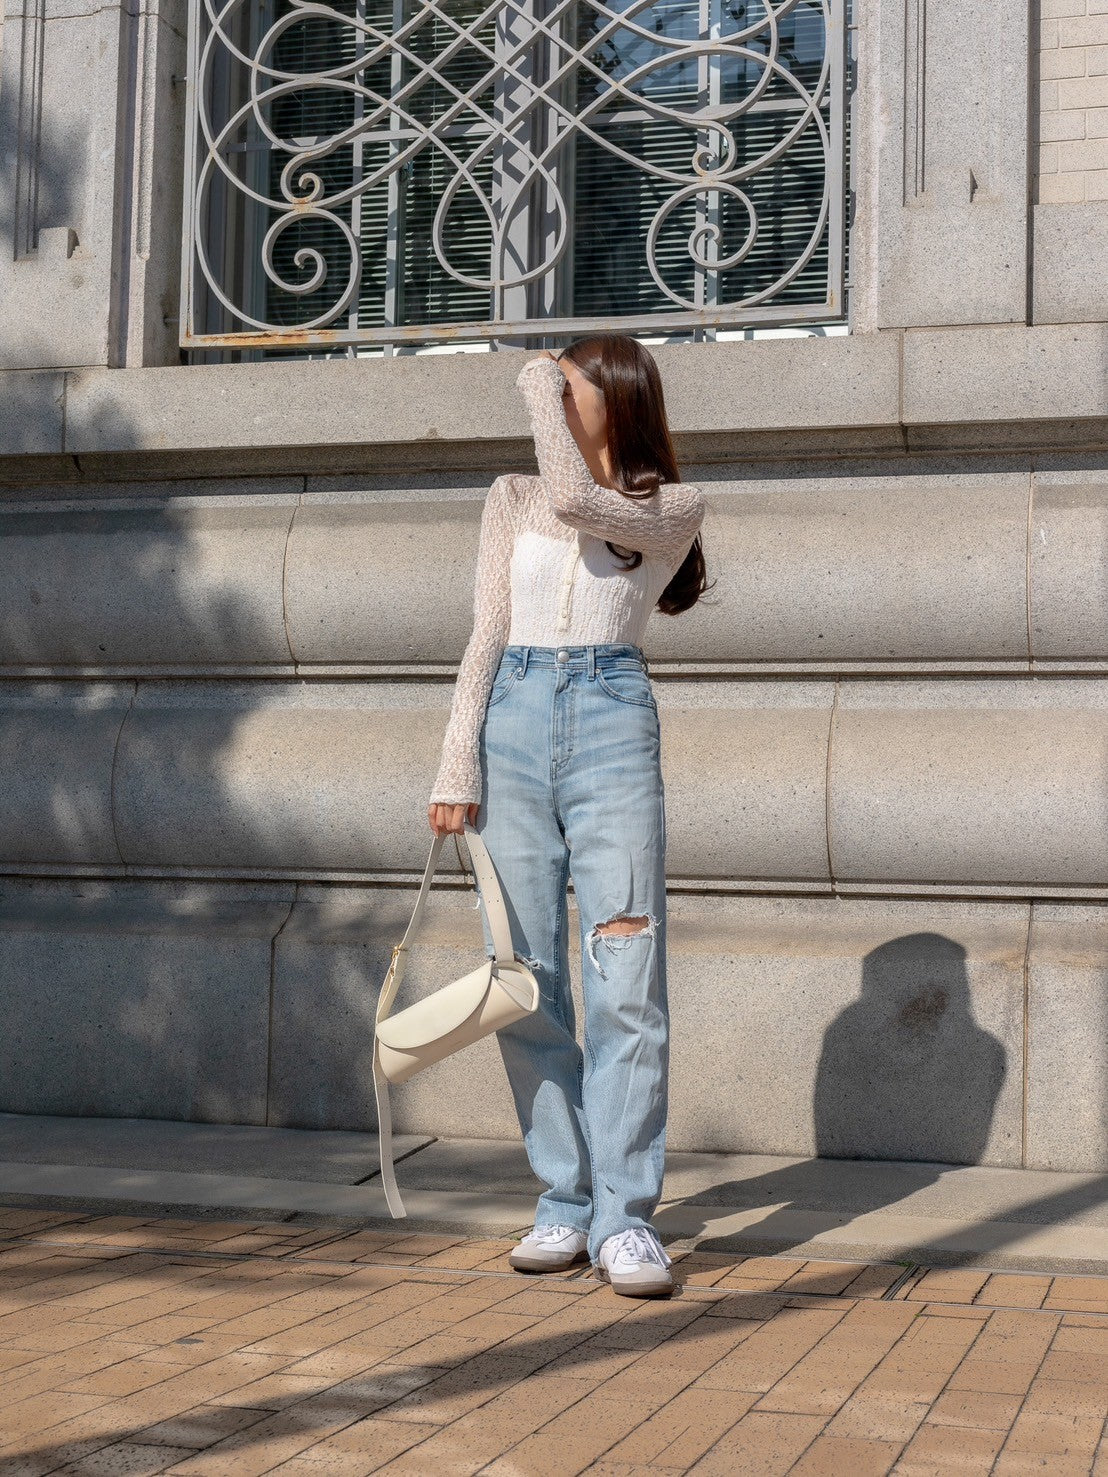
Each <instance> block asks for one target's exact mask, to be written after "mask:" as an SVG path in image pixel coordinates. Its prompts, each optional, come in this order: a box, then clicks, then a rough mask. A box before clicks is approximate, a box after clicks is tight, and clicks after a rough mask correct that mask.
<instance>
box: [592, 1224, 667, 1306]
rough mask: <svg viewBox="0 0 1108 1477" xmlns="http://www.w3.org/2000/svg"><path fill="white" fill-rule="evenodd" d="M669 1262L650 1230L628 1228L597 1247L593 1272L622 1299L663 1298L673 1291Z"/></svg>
mask: <svg viewBox="0 0 1108 1477" xmlns="http://www.w3.org/2000/svg"><path fill="white" fill-rule="evenodd" d="M672 1265H673V1260H672V1258H671V1257H670V1255H669V1253H668V1252H667V1251H666V1249H665V1248H664V1247H663V1245H662V1243H661V1242H660V1241H659V1240H658V1236H657V1233H656V1232H655V1231H654V1230H653V1228H652V1227H650V1226H629V1227H628V1229H627V1230H626V1231H617V1232H616V1234H615V1235H614V1236H608V1237H607V1238H606V1239H605V1241H604V1242H603V1243H602V1245H601V1247H600V1254H599V1256H598V1258H597V1263H596V1272H597V1276H598V1277H599V1278H600V1279H601V1281H602V1282H610V1283H611V1285H612V1291H613V1292H620V1293H623V1294H624V1296H626V1297H664V1296H665V1294H666V1293H669V1292H672V1291H673V1276H672V1273H671V1272H670V1270H669V1269H670V1267H671V1266H672Z"/></svg>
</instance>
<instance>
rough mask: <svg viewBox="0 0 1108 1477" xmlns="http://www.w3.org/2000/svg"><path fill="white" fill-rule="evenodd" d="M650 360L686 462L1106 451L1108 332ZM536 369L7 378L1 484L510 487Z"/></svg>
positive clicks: (1047, 330)
mask: <svg viewBox="0 0 1108 1477" xmlns="http://www.w3.org/2000/svg"><path fill="white" fill-rule="evenodd" d="M654 352H655V353H656V358H657V360H658V363H659V367H660V368H661V371H662V375H663V380H664V383H665V390H666V403H667V411H668V414H669V418H670V424H671V426H672V428H673V430H674V433H675V435H676V438H677V442H678V450H679V453H680V455H681V457H682V461H683V462H688V461H700V462H716V461H734V460H742V459H744V458H750V457H757V456H766V457H786V458H788V457H796V456H816V455H823V456H826V455H861V454H865V453H873V454H877V455H889V456H893V455H897V456H900V455H904V454H907V453H913V452H922V453H931V452H944V451H952V450H964V451H972V452H982V451H990V450H1016V449H1033V450H1043V449H1051V448H1056V449H1066V450H1073V451H1077V450H1080V449H1082V448H1095V449H1100V448H1104V447H1108V323H1074V324H1040V325H1037V326H1035V327H1027V326H1026V325H1022V324H1012V325H1000V326H993V327H966V328H949V329H929V328H921V329H909V330H906V331H903V332H900V331H890V332H880V333H873V334H860V335H838V336H830V337H826V338H822V337H805V338H784V339H755V340H748V341H728V342H724V343H717V344H689V345H680V346H678V345H663V346H659V347H658V348H657V349H656V351H654ZM523 357H524V355H523V353H522V351H509V350H505V351H502V352H501V353H498V354H492V355H484V354H456V355H447V354H420V355H402V356H400V357H399V358H396V359H391V360H388V361H383V360H375V361H371V360H358V361H329V362H319V361H312V362H303V363H293V362H288V361H285V362H280V363H277V362H274V363H268V364H235V365H205V366H195V365H190V366H179V367H176V368H164V369H134V370H109V369H102V370H72V371H64V372H62V371H59V372H58V373H57V374H56V375H52V374H50V373H45V374H38V375H34V376H32V375H30V374H28V373H27V372H15V373H7V374H3V373H0V483H3V482H7V483H9V484H12V483H16V484H21V485H26V484H28V483H35V482H39V483H49V482H61V481H72V482H81V481H84V480H88V479H93V480H99V479H104V478H112V477H136V476H137V477H147V478H148V477H152V476H153V477H159V478H161V477H174V476H198V475H199V476H205V475H207V476H212V475H216V476H240V475H257V474H259V473H262V472H264V473H267V474H275V475H283V474H284V475H287V474H295V473H302V474H316V473H318V474H320V475H325V474H328V473H341V472H344V471H364V472H387V471H405V472H416V471H429V472H441V471H445V470H457V469H460V468H469V469H476V470H480V471H482V472H488V473H490V474H491V475H495V474H496V473H497V472H499V471H505V470H511V469H513V468H516V469H518V468H519V467H520V466H521V465H526V464H527V462H528V461H529V460H533V455H534V453H533V447H532V444H531V440H530V427H529V424H528V422H527V417H526V412H525V408H524V406H523V404H522V401H521V399H520V397H519V395H518V392H517V391H516V390H515V388H514V384H515V378H516V375H517V374H518V372H519V365H520V363H521V362H522V360H523ZM475 406H478V407H480V413H479V415H476V416H475V414H474V407H475ZM59 407H60V408H61V409H59ZM490 480H491V477H490Z"/></svg>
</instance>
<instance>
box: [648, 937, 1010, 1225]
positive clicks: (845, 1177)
mask: <svg viewBox="0 0 1108 1477" xmlns="http://www.w3.org/2000/svg"><path fill="white" fill-rule="evenodd" d="M965 958H966V951H965V949H964V948H963V947H962V946H961V945H960V944H958V943H955V942H954V940H952V939H949V938H946V937H945V936H944V935H942V934H938V933H913V934H906V935H905V936H903V937H902V938H897V939H890V940H889V941H888V942H887V943H884V944H881V945H880V946H879V947H878V948H875V949H873V950H871V951H870V953H869V954H867V955H866V957H865V959H864V961H863V965H862V992H861V994H860V996H859V997H858V998H857V999H856V1000H854V1001H852V1002H851V1003H850V1004H849V1005H847V1006H846V1007H845V1009H844V1010H842V1011H841V1012H840V1013H839V1015H838V1016H837V1017H836V1018H835V1019H834V1020H833V1021H832V1023H831V1025H830V1026H829V1027H828V1029H827V1032H826V1035H825V1036H824V1040H823V1047H822V1050H821V1052H820V1057H819V1064H818V1066H817V1069H816V1078H815V1092H814V1099H813V1117H814V1129H815V1134H814V1138H815V1147H816V1154H817V1156H818V1157H817V1158H815V1159H810V1160H806V1161H804V1162H802V1163H799V1164H791V1165H788V1166H783V1167H781V1168H780V1169H773V1170H771V1171H769V1172H767V1173H764V1174H756V1175H752V1176H750V1177H748V1178H744V1179H739V1180H729V1181H727V1182H724V1183H720V1184H717V1185H714V1186H712V1187H710V1188H709V1189H707V1190H701V1191H699V1192H694V1193H692V1194H690V1195H689V1196H688V1197H687V1198H681V1199H679V1200H676V1201H675V1199H674V1197H673V1196H672V1194H667V1195H666V1197H665V1198H666V1200H668V1201H669V1202H670V1204H671V1205H674V1204H679V1205H680V1207H681V1209H682V1211H683V1212H687V1210H688V1209H689V1207H691V1206H705V1207H707V1206H729V1207H735V1208H738V1209H754V1208H756V1207H758V1206H766V1205H771V1206H773V1207H774V1208H773V1209H772V1210H770V1211H769V1212H768V1213H767V1214H766V1216H765V1217H764V1218H763V1219H762V1220H760V1221H758V1222H757V1223H756V1224H754V1225H752V1226H750V1225H748V1226H747V1228H746V1229H745V1230H744V1231H743V1232H742V1250H744V1251H747V1252H750V1253H756V1252H758V1251H781V1250H783V1249H787V1247H788V1246H789V1245H796V1244H798V1243H799V1242H800V1241H803V1240H805V1239H807V1237H806V1235H805V1233H804V1232H803V1231H802V1230H801V1229H800V1226H799V1218H798V1216H797V1212H798V1211H801V1212H817V1213H820V1212H822V1213H830V1214H836V1213H839V1214H840V1216H841V1223H842V1224H848V1223H849V1221H850V1220H851V1219H853V1218H854V1217H855V1216H857V1215H861V1214H864V1213H866V1212H867V1211H871V1210H877V1209H880V1208H881V1207H883V1206H888V1205H890V1204H896V1203H897V1202H898V1201H899V1200H901V1199H902V1198H903V1197H904V1196H906V1195H910V1194H913V1193H915V1192H917V1191H919V1190H920V1189H923V1188H925V1187H926V1186H928V1185H930V1184H933V1183H934V1182H935V1181H936V1180H938V1179H939V1177H940V1176H941V1175H942V1173H943V1171H944V1170H945V1169H946V1168H949V1167H950V1166H953V1165H965V1164H977V1163H979V1162H980V1160H981V1158H982V1156H983V1154H984V1152H985V1148H986V1145H987V1143H988V1139H989V1130H990V1126H991V1124H992V1118H993V1111H994V1109H995V1106H996V1101H997V1096H998V1094H999V1092H1000V1088H1001V1085H1002V1083H1003V1081H1004V1074H1005V1066H1006V1053H1005V1050H1004V1046H1003V1044H1002V1043H1001V1042H1000V1041H999V1040H998V1039H997V1038H996V1037H995V1036H993V1035H992V1034H991V1033H990V1032H989V1031H986V1030H985V1029H984V1028H983V1027H982V1026H980V1025H979V1024H978V1023H977V1021H976V1020H974V1018H973V1015H972V1013H971V1010H970V1000H969V986H968V981H967V976H966V963H965ZM844 1159H845V1160H852V1161H855V1162H854V1163H852V1164H850V1165H846V1164H843V1163H841V1161H842V1160H844ZM888 1160H898V1161H910V1162H908V1163H904V1162H902V1163H901V1164H899V1165H898V1166H897V1167H895V1168H894V1167H892V1166H890V1165H889V1164H888V1163H884V1162H882V1161H888ZM835 1161H840V1162H838V1163H837V1162H835ZM859 1161H870V1162H869V1163H864V1162H859ZM677 1178H678V1180H679V1175H678V1176H677ZM675 1188H676V1187H675ZM678 1195H680V1190H679V1188H678ZM707 1219H708V1218H705V1224H704V1227H703V1228H702V1229H705V1230H706V1229H707ZM659 1224H660V1226H664V1212H663V1214H662V1216H661V1217H660V1218H659ZM682 1234H683V1235H697V1232H696V1231H695V1229H694V1228H693V1227H691V1226H689V1225H688V1217H687V1214H684V1215H683V1216H682ZM809 1234H810V1233H809ZM735 1245H736V1243H735V1239H734V1238H733V1237H732V1236H730V1235H720V1236H716V1237H712V1236H707V1237H701V1238H700V1239H699V1240H698V1248H699V1249H700V1250H704V1251H712V1250H717V1251H718V1250H733V1249H735Z"/></svg>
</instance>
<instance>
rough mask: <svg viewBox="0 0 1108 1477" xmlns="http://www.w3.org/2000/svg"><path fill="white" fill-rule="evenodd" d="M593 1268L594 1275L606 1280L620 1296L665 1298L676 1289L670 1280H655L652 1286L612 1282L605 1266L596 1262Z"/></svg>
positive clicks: (602, 1280) (603, 1280)
mask: <svg viewBox="0 0 1108 1477" xmlns="http://www.w3.org/2000/svg"><path fill="white" fill-rule="evenodd" d="M595 1270H596V1275H597V1276H598V1277H599V1278H600V1280H601V1282H606V1283H607V1284H608V1286H609V1287H610V1288H611V1289H612V1291H613V1292H618V1293H619V1294H620V1296H621V1297H632V1298H665V1297H670V1296H671V1295H672V1294H673V1292H674V1291H675V1290H676V1289H675V1284H674V1283H672V1282H667V1283H658V1282H656V1283H654V1285H653V1286H651V1285H650V1284H649V1283H639V1285H638V1286H637V1287H635V1286H633V1285H632V1284H631V1283H629V1282H613V1281H612V1279H611V1277H610V1276H609V1275H608V1270H607V1268H606V1267H602V1266H601V1265H600V1263H599V1262H597V1264H596V1268H595Z"/></svg>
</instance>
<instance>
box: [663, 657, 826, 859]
mask: <svg viewBox="0 0 1108 1477" xmlns="http://www.w3.org/2000/svg"><path fill="white" fill-rule="evenodd" d="M833 702H834V688H833V686H832V685H831V684H830V683H820V682H793V683H789V682H742V683H735V684H728V685H724V684H717V683H712V684H704V685H700V684H697V683H693V682H676V683H672V684H666V685H665V688H664V689H662V690H660V692H659V703H658V706H659V717H660V721H661V729H662V769H663V776H664V781H665V786H666V834H667V846H666V855H667V863H668V867H669V870H670V872H672V873H673V874H675V875H677V876H682V877H730V878H738V877H742V878H745V879H753V878H757V879H780V878H789V879H790V880H792V881H795V880H797V879H800V878H804V879H810V880H813V881H822V882H826V881H827V877H828V873H827V829H826V821H825V814H824V797H825V775H826V769H827V735H828V730H829V726H830V719H831V710H832V706H833Z"/></svg>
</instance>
